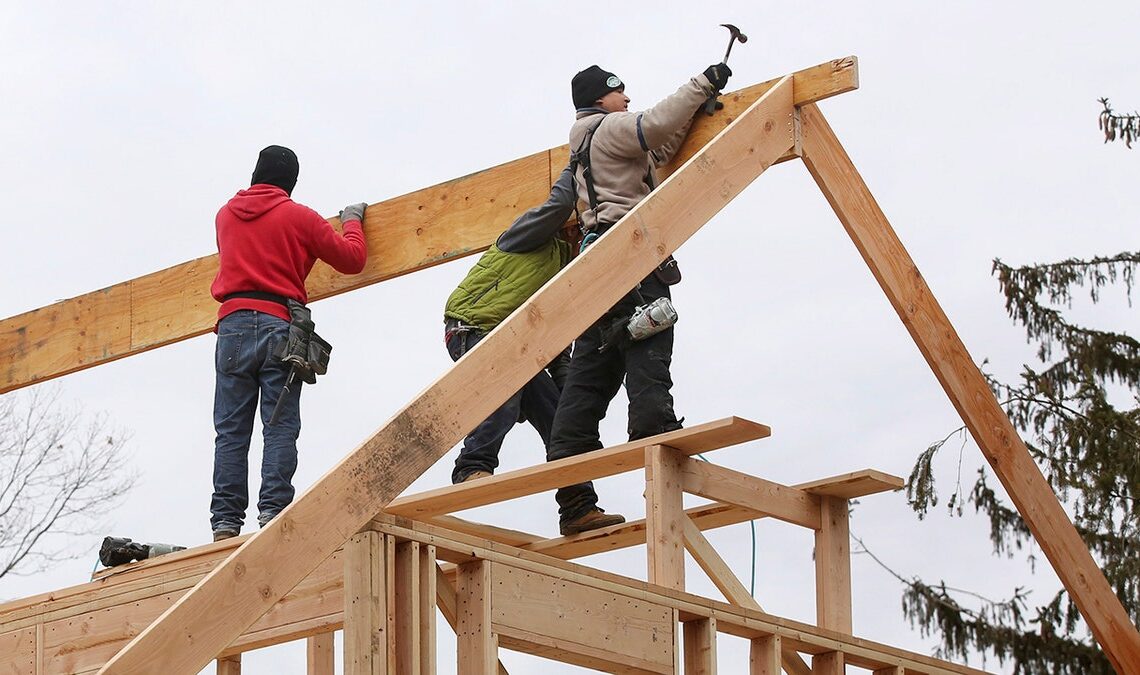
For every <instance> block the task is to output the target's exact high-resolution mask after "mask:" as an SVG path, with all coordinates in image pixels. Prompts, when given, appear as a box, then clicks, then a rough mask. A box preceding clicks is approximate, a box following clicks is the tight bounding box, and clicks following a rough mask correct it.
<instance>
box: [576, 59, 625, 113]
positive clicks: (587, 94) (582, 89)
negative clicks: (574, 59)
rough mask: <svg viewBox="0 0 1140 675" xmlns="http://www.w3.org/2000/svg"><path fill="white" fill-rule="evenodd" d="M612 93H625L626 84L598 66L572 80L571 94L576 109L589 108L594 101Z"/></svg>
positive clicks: (591, 67)
mask: <svg viewBox="0 0 1140 675" xmlns="http://www.w3.org/2000/svg"><path fill="white" fill-rule="evenodd" d="M611 91H625V82H622V81H621V78H620V77H618V76H617V75H614V74H613V73H611V72H609V71H606V70H602V69H601V68H599V67H598V66H596V65H594V66H590V67H589V68H587V69H585V70H583V71H581V72H579V73H578V74H577V75H575V76H574V79H572V80H570V93H571V95H572V96H573V97H574V109H575V110H577V109H579V108H589V107H590V106H592V105H594V101H597V100H598V99H599V98H601V97H603V96H605V95H606V94H608V93H610V92H611Z"/></svg>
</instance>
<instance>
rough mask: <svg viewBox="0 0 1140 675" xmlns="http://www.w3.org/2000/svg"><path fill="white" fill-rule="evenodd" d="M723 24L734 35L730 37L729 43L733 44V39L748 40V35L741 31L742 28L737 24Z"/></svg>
mask: <svg viewBox="0 0 1140 675" xmlns="http://www.w3.org/2000/svg"><path fill="white" fill-rule="evenodd" d="M721 25H722V26H724V27H725V28H727V29H728V31H729V32H730V33H732V37H730V38H729V41H728V43H729V44H732V41H733V40H739V41H740V42H742V43H743V42H748V36H747V35H745V34H744V33H741V32H740V29H739V28H737V27H736V26H734V25H732V24H731V23H722V24H721Z"/></svg>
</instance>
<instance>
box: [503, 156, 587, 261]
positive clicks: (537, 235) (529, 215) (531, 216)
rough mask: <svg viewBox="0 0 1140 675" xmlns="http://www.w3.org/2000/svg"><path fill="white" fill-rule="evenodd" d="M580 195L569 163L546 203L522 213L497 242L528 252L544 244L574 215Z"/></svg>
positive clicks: (506, 249)
mask: <svg viewBox="0 0 1140 675" xmlns="http://www.w3.org/2000/svg"><path fill="white" fill-rule="evenodd" d="M576 198H577V197H576V195H575V193H574V174H573V173H572V172H571V171H570V167H569V166H567V167H566V168H565V169H563V170H562V175H560V176H558V180H556V181H554V187H552V188H551V189H550V196H549V197H547V199H546V203H544V204H542V205H541V206H536V207H534V208H533V209H530V210H529V211H527V212H526V213H524V214H522V215H521V216H519V217H518V218H517V219H516V220H515V222H513V223H511V226H510V227H508V228H507V230H506V231H505V232H503V233H502V234H500V235H499V239H498V241H496V242H495V245H496V246H498V247H499V250H500V251H504V252H506V253H526V252H528V251H533V250H535V249H537V248H540V247H542V246H544V245H545V244H546V243H547V242H549V241H550V239H551V238H552V237H554V235H556V234H558V231H559V230H561V229H562V226H563V225H564V224H565V223H566V220H567V219H569V218H570V214H571V213H573V212H574V200H575V199H576Z"/></svg>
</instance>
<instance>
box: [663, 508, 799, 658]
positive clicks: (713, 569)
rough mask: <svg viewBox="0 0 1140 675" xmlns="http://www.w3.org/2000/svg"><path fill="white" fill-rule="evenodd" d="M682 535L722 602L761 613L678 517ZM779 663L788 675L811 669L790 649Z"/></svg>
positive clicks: (723, 564) (689, 522) (696, 533)
mask: <svg viewBox="0 0 1140 675" xmlns="http://www.w3.org/2000/svg"><path fill="white" fill-rule="evenodd" d="M681 526H682V535H683V536H684V538H685V548H686V549H687V550H688V551H689V554H690V555H692V556H693V559H694V560H696V561H697V564H698V565H700V567H701V569H702V570H704V571H705V574H707V575H708V577H709V580H710V581H712V582H713V585H714V586H716V587H717V589H718V590H719V591H720V592H721V593H723V594H724V597H725V599H727V600H728V601H729V602H731V603H732V604H734V605H738V606H740V607H747V608H749V609H755V610H757V611H760V612H763V611H764V608H763V607H761V606H760V603H759V602H757V601H756V598H753V597H752V594H751V593H749V592H748V589H747V588H745V587H744V584H742V583H741V582H740V580H739V579H737V578H736V575H735V574H733V573H732V569H731V568H730V567H729V566H728V563H726V562H725V561H724V559H723V558H721V557H720V554H718V553H717V552H716V549H715V548H713V546H712V544H710V543H709V541H708V539H705V536H704V535H703V534H701V531H700V530H699V529H697V525H696V523H694V522H693V520H692V519H691V518H689V517H688V516H687V515H686V516H682V522H681ZM780 661H781V662H782V663H783V666H784V670H786V671H787V672H788V673H789V674H790V675H809V673H811V668H810V667H809V666H808V664H807V663H806V662H804V660H803V659H802V658H800V655H799V654H797V653H796V651H795V650H794V649H791V648H788V649H785V650H784V651H782V652H781V653H780Z"/></svg>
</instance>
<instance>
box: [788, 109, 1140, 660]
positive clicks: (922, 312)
mask: <svg viewBox="0 0 1140 675" xmlns="http://www.w3.org/2000/svg"><path fill="white" fill-rule="evenodd" d="M801 120H802V124H803V161H804V164H806V165H807V168H808V171H809V172H811V175H812V177H813V178H815V181H816V183H817V184H818V185H819V187H820V189H821V190H822V191H823V193H824V196H825V197H826V198H827V201H828V203H830V204H831V207H832V209H834V211H835V213H836V215H837V216H839V220H840V221H841V222H842V223H843V227H844V228H845V229H846V230H847V233H848V235H849V236H850V237H851V240H852V242H854V244H855V247H856V248H857V249H858V250H859V253H860V255H862V257H863V260H864V261H865V262H866V263H867V266H868V267H869V268H870V270H871V272H872V274H873V275H874V276H875V279H876V280H877V281H878V282H879V285H880V286H881V287H882V289H883V291H884V292H885V293H886V295H887V298H888V299H889V300H890V303H891V305H892V306H893V307H894V309H895V311H896V312H897V313H898V315H899V318H900V319H901V320H902V322H903V325H904V326H905V327H906V329H907V331H908V332H909V333H910V335H911V337H912V338H913V339H914V342H915V344H916V345H917V346H918V349H919V351H920V352H921V353H922V355H923V357H924V358H925V359H926V362H927V364H929V366H930V369H931V370H932V371H933V372H934V375H935V377H937V378H938V381H939V382H940V383H941V384H942V388H943V389H944V390H945V392H946V395H947V396H948V397H949V399H950V402H951V403H952V404H953V405H954V408H955V409H956V410H957V411H958V414H959V415H960V416H961V417H962V421H963V422H965V424H966V426H967V428H968V429H969V430H970V433H971V435H972V436H973V437H974V441H975V442H976V443H977V444H978V447H979V448H980V449H981V451H982V453H983V454H984V455H985V457H986V459H987V460H988V461H989V463H990V466H991V467H993V470H994V473H995V474H996V475H997V477H998V479H999V480H1000V481H1001V483H1002V485H1003V486H1005V489H1006V492H1007V493H1008V494H1009V496H1010V499H1011V500H1012V501H1013V503H1014V505H1015V506H1016V507H1017V510H1018V512H1019V513H1020V514H1021V517H1022V518H1023V519H1024V520H1025V522H1026V524H1027V525H1028V526H1029V529H1030V530H1031V531H1032V532H1033V536H1034V538H1035V539H1036V540H1037V543H1038V545H1040V546H1041V549H1042V551H1044V552H1045V555H1046V557H1047V558H1048V559H1049V562H1050V564H1052V566H1053V569H1054V570H1055V571H1056V573H1057V576H1058V577H1059V578H1060V579H1061V581H1062V583H1064V585H1065V588H1066V589H1068V591H1069V593H1070V595H1071V596H1072V598H1073V600H1074V602H1075V603H1076V604H1077V606H1078V607H1079V608H1080V610H1081V614H1082V616H1083V617H1084V619H1085V621H1086V622H1087V623H1088V625H1089V627H1090V629H1091V630H1092V632H1093V635H1094V636H1095V637H1096V639H1097V642H1098V643H1099V644H1100V646H1101V648H1102V649H1103V650H1104V652H1105V655H1106V656H1107V657H1108V659H1109V660H1110V661H1111V662H1112V664H1113V667H1114V668H1115V669H1116V671H1117V672H1120V673H1140V633H1138V632H1137V631H1136V627H1135V626H1134V625H1133V624H1132V621H1131V619H1130V618H1129V616H1128V613H1127V612H1125V610H1124V607H1123V606H1122V605H1121V604H1120V600H1119V599H1118V598H1117V597H1116V595H1115V594H1114V593H1113V592H1112V588H1111V586H1109V584H1108V581H1107V580H1106V579H1105V577H1104V574H1102V573H1101V571H1100V568H1099V567H1098V566H1097V564H1096V561H1095V560H1093V558H1092V555H1091V554H1090V553H1089V550H1088V548H1087V547H1086V546H1085V544H1084V541H1083V540H1082V539H1081V537H1080V535H1079V534H1078V533H1077V531H1076V529H1075V528H1074V527H1073V524H1072V521H1070V520H1069V517H1068V515H1067V514H1066V513H1065V510H1064V509H1063V508H1062V507H1061V505H1060V503H1059V502H1058V500H1057V497H1056V495H1055V494H1053V491H1052V489H1051V488H1050V487H1049V484H1048V483H1047V482H1046V481H1045V478H1044V476H1042V474H1041V470H1040V469H1039V468H1038V466H1037V464H1036V463H1035V462H1034V461H1033V459H1032V457H1031V456H1030V455H1029V451H1028V449H1027V448H1026V447H1025V443H1024V442H1023V441H1022V440H1021V438H1020V437H1019V436H1018V433H1017V429H1015V428H1014V426H1013V424H1012V423H1011V422H1010V421H1009V418H1008V417H1007V416H1006V414H1005V412H1004V411H1003V410H1002V409H1001V406H1000V405H999V404H998V402H997V399H996V398H994V395H993V392H992V391H990V388H989V386H988V385H987V384H986V381H985V378H983V377H982V374H981V372H980V371H979V370H978V368H977V366H976V365H975V364H974V360H973V359H972V358H971V357H970V354H969V352H968V351H967V350H966V346H965V345H964V344H963V343H962V340H961V338H959V337H958V334H957V332H956V331H955V330H954V327H953V325H951V323H950V320H949V318H947V316H946V314H945V312H943V311H942V308H941V306H939V304H938V301H937V300H936V299H935V298H934V294H933V292H932V291H931V290H930V287H929V286H927V284H926V281H925V280H924V279H923V277H922V274H921V273H920V272H919V270H918V267H917V266H916V265H915V264H914V261H913V260H912V259H911V257H910V255H909V254H908V253H907V251H906V249H905V248H904V247H903V245H902V242H901V241H900V240H899V238H898V236H897V235H896V234H895V231H894V229H893V228H892V227H891V225H890V223H889V222H888V221H887V218H886V215H884V213H883V211H882V209H880V208H879V205H878V203H877V202H876V201H875V198H874V197H873V196H872V195H871V192H870V190H869V189H868V188H867V186H866V184H865V183H864V182H863V179H862V177H861V176H860V175H859V172H858V171H857V170H856V168H855V165H854V164H853V163H852V162H851V159H850V157H848V156H847V153H846V151H845V150H844V149H843V146H842V145H840V143H839V140H838V139H837V138H836V137H835V133H834V132H833V131H832V130H831V127H830V126H829V125H828V124H827V121H826V120H825V119H824V117H823V114H822V113H820V111H819V109H818V108H817V107H815V106H814V105H807V106H804V107H803V108H802V109H801Z"/></svg>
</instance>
